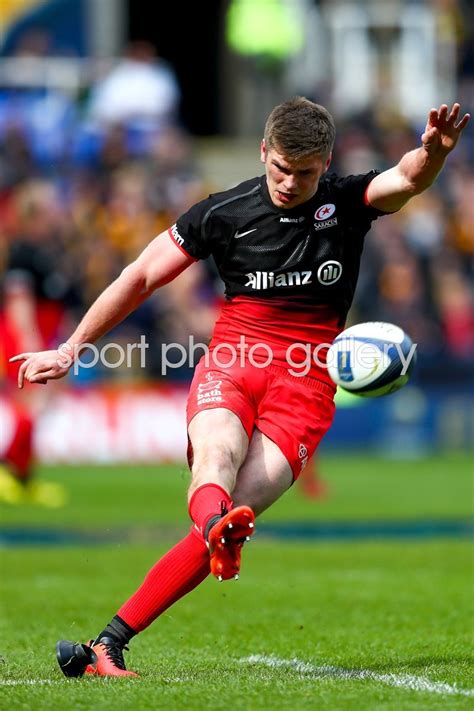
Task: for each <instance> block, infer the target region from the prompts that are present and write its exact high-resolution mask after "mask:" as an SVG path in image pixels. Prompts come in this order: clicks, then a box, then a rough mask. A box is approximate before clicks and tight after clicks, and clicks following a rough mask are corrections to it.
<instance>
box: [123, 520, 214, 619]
mask: <svg viewBox="0 0 474 711" xmlns="http://www.w3.org/2000/svg"><path fill="white" fill-rule="evenodd" d="M209 572H210V564H209V550H208V548H207V546H206V544H205V542H204V539H203V537H202V536H201V534H200V533H198V531H196V529H195V527H194V526H193V527H192V529H191V532H190V533H189V534H188V535H187V536H186V538H183V539H182V540H181V541H180V542H179V543H178V544H177V545H176V546H174V548H172V549H171V550H170V551H168V553H166V555H164V556H163V558H160V560H159V561H158V562H157V563H155V565H154V566H153V568H152V569H151V570H150V571H149V573H148V574H147V576H146V578H145V580H144V581H143V583H142V585H141V586H140V587H139V588H138V590H137V591H136V593H134V594H133V595H132V597H131V598H130V599H129V600H127V602H126V603H125V604H124V605H122V607H121V608H120V610H119V611H118V612H117V615H118V616H119V617H121V618H122V620H123V621H124V622H126V623H127V625H129V626H130V627H131V628H132V629H134V630H135V631H136V632H141V631H142V630H144V629H145V628H146V627H148V625H150V624H151V623H152V622H153V620H155V619H156V618H157V617H158V616H159V615H161V614H162V613H163V612H164V611H165V610H167V609H168V607H170V605H172V604H173V603H174V602H176V601H177V600H179V598H181V597H183V595H186V593H188V592H191V590H194V588H195V587H197V586H198V585H199V583H202V581H203V580H204V579H205V578H207V576H208V575H209Z"/></svg>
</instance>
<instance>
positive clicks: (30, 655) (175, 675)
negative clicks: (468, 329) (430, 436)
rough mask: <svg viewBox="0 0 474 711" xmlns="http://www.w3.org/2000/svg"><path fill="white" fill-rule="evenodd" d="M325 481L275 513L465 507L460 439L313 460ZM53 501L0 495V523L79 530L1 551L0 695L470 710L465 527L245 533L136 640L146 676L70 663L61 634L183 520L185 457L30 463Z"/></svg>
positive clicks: (156, 551) (276, 516) (284, 517)
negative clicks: (62, 661) (400, 452)
mask: <svg viewBox="0 0 474 711" xmlns="http://www.w3.org/2000/svg"><path fill="white" fill-rule="evenodd" d="M321 467H322V469H323V472H324V478H325V481H326V482H327V484H328V489H329V490H328V494H327V496H326V498H324V499H322V500H321V501H316V502H314V501H310V500H307V499H305V498H304V497H303V496H302V494H301V491H300V490H299V489H298V488H297V487H293V489H292V490H291V491H290V492H289V493H288V494H287V495H285V496H284V497H283V498H282V499H281V501H280V502H278V504H277V505H275V507H274V508H272V509H271V510H270V511H269V512H267V513H265V514H264V515H263V516H262V517H261V522H262V526H261V529H262V530H263V529H264V525H263V524H268V525H269V524H277V523H280V522H281V523H283V522H288V521H292V522H298V521H300V522H309V521H319V522H322V523H323V522H327V523H330V522H337V521H353V522H355V521H398V522H400V521H403V520H407V521H412V520H428V519H429V520H434V519H436V520H448V519H449V520H454V519H466V518H467V517H469V516H470V515H471V514H472V465H471V461H470V458H469V456H467V455H466V456H465V455H462V454H459V455H450V456H448V455H443V456H441V455H440V456H436V457H433V458H430V459H425V460H420V461H402V460H401V461H393V460H392V461H384V460H383V459H380V458H372V457H369V456H365V457H364V456H355V457H349V456H340V457H335V456H330V455H329V454H328V455H325V456H324V457H323V458H322V460H321ZM40 474H41V476H42V477H43V478H44V479H45V480H50V481H51V480H53V481H58V482H61V483H62V484H64V485H65V486H66V487H67V489H68V491H69V497H70V499H69V503H68V504H67V505H66V506H65V507H63V508H60V509H47V508H41V507H39V506H26V505H22V506H7V505H0V506H1V508H0V518H1V521H0V530H1V531H3V532H5V531H6V532H8V531H13V530H16V531H17V530H20V529H22V530H23V531H30V533H32V534H34V532H35V531H39V530H44V529H48V530H50V531H51V530H57V531H66V530H74V531H76V532H81V531H82V532H89V533H90V534H93V535H96V534H97V537H100V536H105V537H108V540H107V541H105V542H93V541H92V542H87V541H84V542H82V543H80V544H79V545H54V546H45V545H40V544H39V543H36V544H29V545H26V546H8V545H7V546H4V547H3V548H2V549H1V550H0V579H1V589H0V605H1V615H0V623H1V628H0V645H1V646H0V655H1V660H0V708H5V709H48V710H53V709H66V710H68V709H93V708H98V709H137V710H138V711H140V710H141V709H170V710H172V711H181V710H182V709H183V710H184V709H186V711H195V710H197V711H199V710H201V709H202V710H203V711H204V710H206V711H207V710H208V709H209V708H212V709H226V710H227V709H237V710H242V711H247V710H248V711H258V710H260V709H262V710H263V709H271V710H276V711H279V710H280V709H291V711H299V710H300V709H318V710H322V711H334V710H336V711H339V710H343V711H345V710H346V709H347V710H351V711H352V710H354V711H366V710H372V709H377V710H383V711H404V710H405V709H407V710H408V709H426V710H427V711H428V710H429V711H432V710H437V709H440V710H441V709H443V710H444V709H448V710H449V709H466V710H467V709H472V708H473V704H474V691H473V687H474V680H473V678H472V658H471V656H470V652H471V648H472V641H473V640H472V631H473V619H474V618H473V600H474V596H473V592H474V590H473V585H472V583H473V578H472V573H473V567H472V563H473V559H472V545H471V542H470V541H469V539H468V538H466V537H442V536H433V537H427V538H416V537H414V538H413V537H407V538H390V539H387V538H384V537H378V538H371V539H370V538H369V539H364V538H361V539H350V538H349V539H347V540H339V539H327V540H323V539H315V540H306V541H301V540H298V539H295V540H289V539H284V538H283V539H278V540H277V539H274V538H271V537H269V536H265V535H264V534H263V532H260V533H259V530H258V528H257V534H256V535H255V537H254V539H253V541H252V542H251V543H250V544H248V545H247V546H246V547H245V549H244V554H243V565H242V575H241V579H240V580H239V581H238V582H237V583H236V582H233V581H229V582H226V583H218V582H217V581H216V580H214V579H208V580H206V581H205V582H204V583H203V584H202V585H201V586H200V588H198V589H197V590H195V591H194V592H193V593H192V594H190V595H189V596H187V597H186V598H184V599H183V600H181V601H180V602H178V603H177V604H176V605H175V606H174V607H172V608H171V609H170V610H168V611H167V613H165V614H164V615H163V617H162V618H161V619H159V620H157V621H156V622H155V623H154V624H153V625H152V626H151V627H150V628H149V629H148V630H146V631H145V632H144V633H143V634H141V635H139V636H138V637H137V638H135V639H134V640H132V643H131V651H130V652H129V653H128V654H127V656H126V660H127V662H128V666H129V668H131V669H134V670H137V671H138V672H139V673H140V675H141V678H140V679H138V680H135V679H131V680H130V679H117V680H114V679H95V678H84V679H79V680H68V679H65V678H64V677H63V676H62V674H61V673H60V671H59V668H58V667H57V665H56V661H55V656H54V645H55V642H56V640H57V639H60V638H65V639H73V640H81V641H86V640H87V639H88V638H90V637H91V636H93V635H95V634H96V633H97V632H98V631H99V630H100V629H101V628H102V627H103V626H104V624H105V623H106V622H108V621H109V619H110V618H111V617H112V615H113V614H114V613H115V612H116V610H117V608H118V607H119V605H120V604H121V603H122V602H123V601H124V600H125V599H126V598H127V597H128V595H129V594H130V593H132V592H133V591H134V589H135V588H136V587H137V585H138V584H139V583H140V582H141V580H142V578H143V576H144V574H145V572H146V571H147V569H148V568H149V567H150V566H151V565H152V564H153V563H154V562H155V560H156V559H157V558H158V557H159V556H160V555H161V554H162V553H163V552H165V551H166V549H167V548H168V547H169V545H170V544H172V543H173V541H175V540H178V538H179V536H180V535H181V533H184V532H185V531H186V530H187V527H188V525H189V523H188V520H187V514H186V506H185V491H186V485H187V481H188V475H187V473H186V472H185V470H184V468H180V467H172V466H169V467H165V466H162V467H159V468H155V467H149V466H148V467H144V466H140V465H135V466H120V467H108V466H107V467H72V466H58V467H50V468H46V467H45V468H43V469H42V470H41V472H40Z"/></svg>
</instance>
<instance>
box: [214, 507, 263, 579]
mask: <svg viewBox="0 0 474 711" xmlns="http://www.w3.org/2000/svg"><path fill="white" fill-rule="evenodd" d="M254 530H255V514H254V512H253V511H252V509H251V508H250V507H249V506H236V508H235V509H231V511H229V512H228V513H226V514H225V515H223V516H222V518H220V519H219V520H218V521H217V522H216V523H215V524H214V525H213V526H212V528H211V530H210V531H209V534H208V543H209V552H210V554H211V573H212V574H213V575H215V577H216V578H217V579H218V580H219V581H222V580H230V579H231V578H234V579H235V580H238V578H239V571H240V556H241V552H242V546H243V544H244V543H245V541H248V540H250V536H251V535H252V534H253V532H254Z"/></svg>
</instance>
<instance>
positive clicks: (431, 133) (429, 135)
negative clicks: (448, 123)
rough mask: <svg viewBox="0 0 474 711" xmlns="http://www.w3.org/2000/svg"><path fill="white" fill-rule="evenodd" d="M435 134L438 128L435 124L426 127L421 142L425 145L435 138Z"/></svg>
mask: <svg viewBox="0 0 474 711" xmlns="http://www.w3.org/2000/svg"><path fill="white" fill-rule="evenodd" d="M437 134H438V129H437V128H436V126H432V127H431V128H429V129H427V130H426V131H425V132H424V134H423V135H422V137H421V140H422V143H424V145H425V146H426V145H428V144H429V143H433V141H434V140H435V139H436V136H437Z"/></svg>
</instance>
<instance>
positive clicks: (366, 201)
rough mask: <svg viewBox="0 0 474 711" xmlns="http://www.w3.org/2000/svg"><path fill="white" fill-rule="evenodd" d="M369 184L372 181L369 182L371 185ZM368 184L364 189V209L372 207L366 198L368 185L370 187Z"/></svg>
mask: <svg viewBox="0 0 474 711" xmlns="http://www.w3.org/2000/svg"><path fill="white" fill-rule="evenodd" d="M371 182H372V181H370V183H371ZM370 183H369V184H368V185H367V187H366V189H365V193H364V205H365V206H366V207H372V205H371V204H370V202H369V198H368V197H367V193H368V192H369V185H370Z"/></svg>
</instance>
